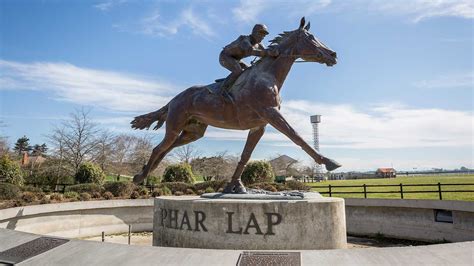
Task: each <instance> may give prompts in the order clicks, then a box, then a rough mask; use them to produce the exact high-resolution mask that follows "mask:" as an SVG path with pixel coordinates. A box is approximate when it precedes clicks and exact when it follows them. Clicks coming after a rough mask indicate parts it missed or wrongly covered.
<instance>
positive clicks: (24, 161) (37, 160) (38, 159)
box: [21, 152, 46, 168]
mask: <svg viewBox="0 0 474 266" xmlns="http://www.w3.org/2000/svg"><path fill="white" fill-rule="evenodd" d="M45 161H46V158H44V157H43V156H41V155H38V156H30V155H28V153H27V152H23V156H22V158H21V166H22V167H31V168H34V167H37V166H40V165H41V164H42V163H44V162H45Z"/></svg>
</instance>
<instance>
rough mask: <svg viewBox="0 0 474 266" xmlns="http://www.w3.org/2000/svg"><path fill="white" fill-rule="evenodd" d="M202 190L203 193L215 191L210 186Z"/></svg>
mask: <svg viewBox="0 0 474 266" xmlns="http://www.w3.org/2000/svg"><path fill="white" fill-rule="evenodd" d="M204 192H205V193H214V192H216V191H215V190H214V189H213V188H212V187H207V188H206V190H205V191H204Z"/></svg>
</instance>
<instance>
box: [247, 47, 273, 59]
mask: <svg viewBox="0 0 474 266" xmlns="http://www.w3.org/2000/svg"><path fill="white" fill-rule="evenodd" d="M251 54H252V55H253V56H260V57H264V56H274V57H276V56H278V55H279V53H278V51H277V50H270V49H257V48H253V49H252V51H251Z"/></svg>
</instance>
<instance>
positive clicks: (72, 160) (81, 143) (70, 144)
mask: <svg viewBox="0 0 474 266" xmlns="http://www.w3.org/2000/svg"><path fill="white" fill-rule="evenodd" d="M89 113H90V111H86V110H84V109H80V110H76V111H75V112H74V113H71V114H70V118H69V119H68V120H65V121H63V122H62V123H61V126H60V127H59V128H56V129H55V130H54V132H53V134H52V136H50V140H53V142H52V144H53V146H54V147H55V148H56V150H57V149H58V148H59V149H60V150H61V156H60V157H62V158H64V161H65V162H66V163H68V164H69V165H71V167H72V169H73V171H74V173H77V171H78V169H79V167H80V166H81V164H82V163H83V162H84V161H86V160H92V159H93V156H94V153H95V152H96V149H97V147H98V143H99V141H98V136H99V134H100V132H101V131H100V129H99V128H98V127H97V125H96V124H95V123H93V122H92V120H91V119H90V117H89Z"/></svg>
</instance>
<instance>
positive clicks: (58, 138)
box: [47, 127, 75, 182]
mask: <svg viewBox="0 0 474 266" xmlns="http://www.w3.org/2000/svg"><path fill="white" fill-rule="evenodd" d="M65 135H66V130H65V129H64V128H63V127H60V128H55V129H54V130H53V133H51V134H50V135H48V138H49V140H50V142H51V143H52V144H53V147H54V150H53V152H52V153H51V156H50V158H49V160H48V162H53V163H52V165H51V166H50V167H48V171H49V173H54V177H55V179H54V180H56V182H59V181H60V180H61V179H65V178H66V177H68V176H73V175H74V174H75V173H74V171H73V169H72V166H71V165H72V164H69V163H68V162H67V161H66V156H65V154H66V152H65V150H66V146H65ZM48 171H47V172H48Z"/></svg>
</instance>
